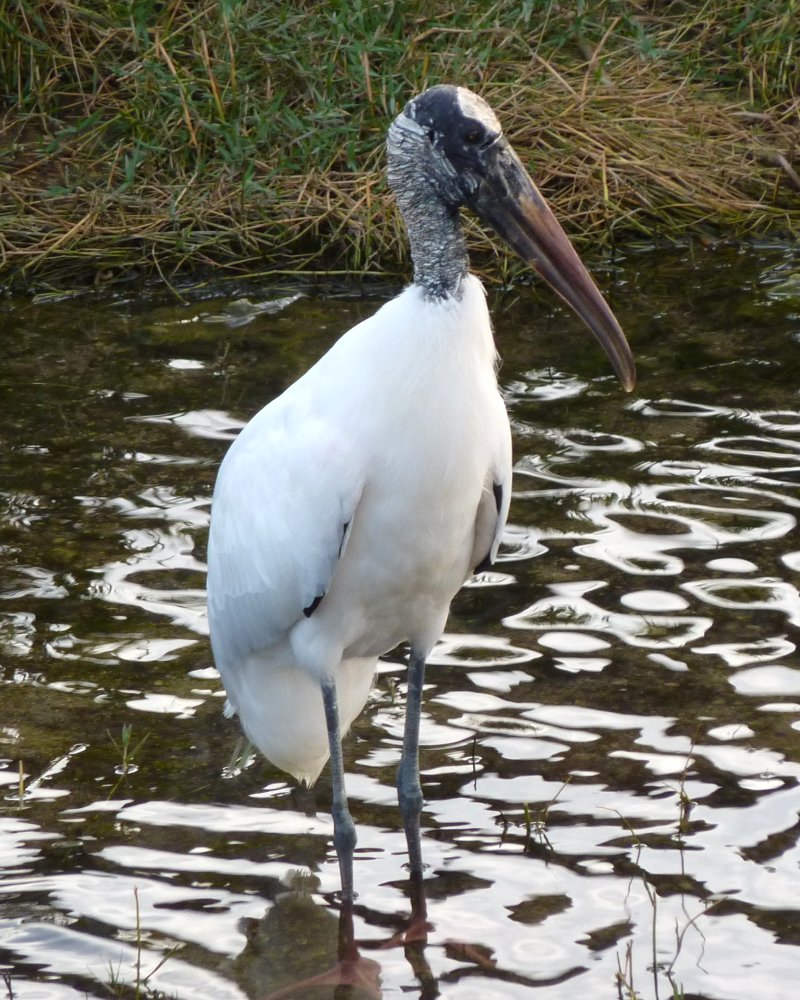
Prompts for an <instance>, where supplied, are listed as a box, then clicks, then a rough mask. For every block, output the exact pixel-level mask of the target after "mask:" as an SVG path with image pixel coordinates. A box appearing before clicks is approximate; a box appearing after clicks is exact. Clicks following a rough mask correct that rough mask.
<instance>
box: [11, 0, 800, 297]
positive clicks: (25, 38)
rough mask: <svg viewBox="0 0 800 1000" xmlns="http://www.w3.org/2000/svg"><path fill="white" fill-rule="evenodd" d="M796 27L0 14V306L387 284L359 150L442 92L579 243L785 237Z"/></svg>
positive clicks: (16, 9)
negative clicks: (248, 281)
mask: <svg viewBox="0 0 800 1000" xmlns="http://www.w3.org/2000/svg"><path fill="white" fill-rule="evenodd" d="M798 23H800V2H798V0H750V2H745V0H706V2H701V3H700V4H697V3H694V2H691V0H685V2H684V0H673V2H671V3H665V2H664V0H638V2H636V0H631V2H623V0H583V2H580V0H578V2H575V3H570V4H566V3H562V4H557V3H555V2H553V0H496V2H494V3H486V2H478V0H461V2H459V3H458V4H452V3H450V2H446V0H427V2H424V3H423V2H422V0H408V2H400V0H396V2H394V3H386V4H376V3H371V2H367V0H331V2H326V3H322V2H313V0H306V2H300V3H298V2H292V3H289V2H284V0H273V2H271V3H263V0H213V2H212V0H201V2H198V3H189V2H187V0H165V2H158V3H157V2H155V0H82V2H78V0H44V2H43V0H0V80H1V81H2V85H3V90H4V93H6V94H7V95H8V98H7V100H6V102H5V110H4V113H3V116H2V122H0V129H1V130H2V133H1V134H2V147H3V149H2V161H0V284H4V285H5V286H6V287H9V286H11V287H16V288H31V287H39V288H41V287H63V286H65V285H70V284H71V285H74V286H82V285H86V284H91V283H96V284H97V283H99V284H102V283H106V282H113V281H119V280H125V279H128V278H130V277H131V276H133V275H141V274H161V275H163V276H164V277H167V278H170V279H173V278H174V277H175V275H180V274H181V273H185V272H197V271H198V270H202V269H204V268H205V267H207V266H212V267H214V268H226V269H229V270H235V271H245V270H252V269H254V268H258V269H262V270H264V269H270V270H276V271H280V272H283V273H286V272H292V273H294V272H303V273H309V272H312V271H326V270H327V271H330V270H336V271H337V272H338V271H341V270H345V271H347V272H348V273H354V274H361V275H365V274H387V273H397V272H399V271H400V270H401V269H403V268H405V266H406V264H407V262H406V261H405V259H404V255H405V248H404V241H403V237H402V230H401V227H400V225H399V220H398V219H397V217H396V214H395V211H394V207H393V205H392V202H391V199H390V198H389V197H388V193H387V190H386V185H385V182H384V176H383V148H382V147H383V137H384V134H385V129H386V125H387V122H388V120H389V119H390V118H391V117H392V116H393V115H394V114H395V113H396V112H397V111H398V110H399V109H400V108H401V107H402V105H403V103H404V102H405V101H406V100H407V99H408V97H409V96H410V95H412V94H414V93H416V92H418V91H419V90H421V89H423V88H424V87H426V86H428V85H430V84H432V83H435V82H442V81H449V82H459V83H464V84H467V85H468V86H470V87H472V88H473V89H475V90H478V91H479V92H480V93H482V94H483V95H484V96H485V97H486V98H487V99H488V100H489V101H490V103H491V104H493V105H494V106H495V108H496V109H497V111H498V114H499V116H500V117H501V119H502V121H503V122H504V124H505V126H506V130H507V132H508V133H509V135H510V137H511V139H512V141H513V142H514V144H515V146H516V147H517V149H518V151H519V152H520V154H521V156H522V157H523V159H524V160H525V161H526V162H527V163H528V164H529V165H530V166H531V168H532V171H533V173H534V175H535V176H536V178H537V179H538V181H539V182H540V186H541V187H542V188H543V190H544V192H545V194H546V195H547V197H548V198H549V199H550V200H551V202H552V203H553V205H554V208H555V210H556V211H557V213H558V215H559V216H560V218H561V219H562V220H563V221H564V223H565V227H566V228H567V230H568V231H569V232H570V234H571V235H572V236H573V237H574V238H575V239H576V240H577V241H578V242H584V243H588V244H590V245H591V246H593V247H597V246H603V245H606V246H607V245H610V244H613V243H615V242H618V241H620V240H624V239H627V238H629V237H630V236H631V235H632V234H633V235H635V236H637V237H640V238H645V239H647V240H655V239H672V240H684V239H687V238H691V237H696V236H700V237H701V238H706V239H712V240H713V239H717V238H741V237H747V236H751V237H753V236H757V237H763V236H764V235H767V234H776V235H782V236H785V235H787V234H788V235H793V236H795V237H796V236H797V235H798V234H799V233H800V176H798V175H799V174H800V167H798V164H797V160H798V157H800V153H799V152H798V124H799V123H800V97H798V95H800V53H798V51H797V49H798V36H797V28H796V25H797V24H798ZM473 239H474V243H475V245H476V246H477V250H478V255H480V254H481V253H489V252H490V247H489V244H488V242H487V241H486V240H485V238H484V237H483V236H482V235H481V234H480V233H479V232H478V231H477V230H475V232H474V233H473ZM479 259H480V256H479Z"/></svg>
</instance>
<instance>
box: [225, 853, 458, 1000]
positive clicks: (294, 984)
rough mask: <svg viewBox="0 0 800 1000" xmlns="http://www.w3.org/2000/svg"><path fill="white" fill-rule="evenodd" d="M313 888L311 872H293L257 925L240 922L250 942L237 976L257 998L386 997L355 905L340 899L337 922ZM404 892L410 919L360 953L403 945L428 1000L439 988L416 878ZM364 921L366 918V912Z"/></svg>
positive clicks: (401, 920)
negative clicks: (358, 929)
mask: <svg viewBox="0 0 800 1000" xmlns="http://www.w3.org/2000/svg"><path fill="white" fill-rule="evenodd" d="M317 885H318V882H317V879H316V878H315V877H314V876H313V875H310V874H308V873H300V872H294V873H292V876H291V880H290V885H289V889H288V891H286V892H284V893H282V894H280V895H279V897H278V898H277V899H276V901H275V904H274V906H272V907H271V908H270V909H269V910H268V911H267V912H266V914H265V915H264V916H263V917H262V918H261V919H260V920H246V921H243V929H244V931H245V934H246V936H247V944H246V945H245V948H244V950H243V951H242V953H241V954H240V955H239V957H238V958H237V959H236V963H235V969H236V978H237V981H238V982H239V985H240V986H241V987H242V989H243V990H244V991H245V992H246V993H247V995H248V996H249V997H252V998H254V1000H327V998H334V1000H380V998H381V997H382V996H383V992H382V990H381V985H380V971H381V966H380V963H379V962H378V961H377V960H376V959H374V958H366V957H364V955H362V954H361V952H360V950H359V946H358V944H357V942H356V939H355V930H354V925H353V914H354V908H353V904H352V903H351V902H343V903H342V904H341V906H340V909H339V916H338V920H337V918H336V916H335V914H334V912H332V911H331V910H330V909H329V908H328V907H326V906H321V905H320V904H319V903H317V902H316V901H315V899H314V896H313V895H312V893H313V892H314V891H315V890H316V888H317ZM409 895H410V901H411V914H410V916H403V917H398V919H397V923H398V925H399V926H398V928H397V930H396V931H395V933H394V934H392V935H391V936H390V937H389V938H388V939H386V940H378V941H370V942H368V943H365V942H362V943H361V948H363V949H365V950H370V951H372V952H373V953H376V952H377V953H380V952H381V951H385V950H388V949H391V948H399V947H402V948H403V949H404V952H405V956H406V959H407V961H408V963H409V965H410V966H411V969H412V971H413V973H414V975H415V977H416V978H417V980H418V982H419V984H420V994H419V995H420V998H421V1000H433V998H434V997H437V996H438V995H439V991H438V988H437V986H436V982H435V979H434V977H433V973H432V972H431V969H430V966H429V964H428V962H427V959H426V958H425V954H424V950H425V945H426V943H427V936H428V930H429V925H428V923H427V911H426V903H425V893H424V889H423V886H422V880H421V879H412V880H410V882H409ZM359 915H362V914H361V913H360V911H359ZM363 916H365V917H367V918H368V919H369V916H370V914H369V913H367V912H365V913H364V914H363ZM374 916H375V915H374V914H373V917H374ZM381 922H385V915H384V916H383V918H382V921H381Z"/></svg>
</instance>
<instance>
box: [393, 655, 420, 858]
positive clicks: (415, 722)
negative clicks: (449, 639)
mask: <svg viewBox="0 0 800 1000" xmlns="http://www.w3.org/2000/svg"><path fill="white" fill-rule="evenodd" d="M424 682H425V657H424V656H418V655H417V654H416V653H415V652H414V650H413V649H412V650H411V657H410V659H409V663H408V694H407V695H406V724H405V731H404V733H403V754H402V756H401V758H400V767H399V768H398V769H397V800H398V802H399V804H400V815H401V816H402V817H403V827H404V828H405V831H406V843H407V844H408V867H409V871H410V872H411V874H412V876H416V877H421V876H422V847H421V845H420V839H419V814H420V813H421V812H422V786H421V785H420V783H419V723H420V713H421V707H422V687H423V684H424Z"/></svg>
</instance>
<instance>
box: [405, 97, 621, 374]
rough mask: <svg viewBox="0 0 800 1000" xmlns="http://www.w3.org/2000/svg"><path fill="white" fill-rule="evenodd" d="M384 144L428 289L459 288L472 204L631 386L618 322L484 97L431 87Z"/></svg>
mask: <svg viewBox="0 0 800 1000" xmlns="http://www.w3.org/2000/svg"><path fill="white" fill-rule="evenodd" d="M387 152H388V161H389V184H390V186H391V188H392V190H393V191H394V193H395V196H396V198H397V201H398V204H399V205H400V210H401V212H402V214H403V219H404V221H405V223H406V227H407V229H408V234H409V239H410V242H411V252H412V256H413V258H414V266H415V275H414V280H415V281H416V282H417V283H419V284H421V285H422V286H423V288H424V289H425V290H426V292H427V294H428V295H429V296H430V297H432V298H439V297H442V296H444V295H450V294H456V293H457V289H458V285H459V283H460V281H461V278H462V277H463V275H464V274H465V273H466V270H467V256H466V247H465V245H464V240H463V236H462V234H461V227H460V225H459V222H458V211H459V209H460V208H461V207H462V206H466V207H468V208H471V209H472V210H473V211H474V212H475V213H476V215H478V217H479V218H480V219H481V220H482V221H483V222H485V223H487V224H488V225H490V226H491V227H492V228H493V229H494V230H495V232H496V233H497V234H498V235H499V236H501V237H502V238H503V239H504V240H505V241H506V243H508V244H509V246H511V247H512V249H514V250H515V251H516V253H518V254H519V256H520V257H522V259H523V260H525V261H526V262H527V263H529V264H531V265H532V266H533V267H534V268H535V269H536V270H537V271H538V272H539V274H541V276H542V277H543V278H544V279H545V281H547V283H548V284H549V285H550V286H551V287H552V288H553V289H554V290H555V291H556V292H557V293H558V294H559V295H560V296H561V297H562V298H563V299H564V300H565V301H566V302H567V304H568V305H569V306H570V307H571V308H572V309H574V310H575V312H576V313H577V314H578V316H580V318H581V319H582V320H583V321H584V323H585V324H586V325H587V326H588V327H589V329H590V330H591V331H592V333H593V334H594V335H595V337H597V339H598V340H599V342H600V344H601V345H602V346H603V348H604V350H605V351H606V353H607V354H608V356H609V358H610V360H611V363H612V365H613V366H614V370H615V371H616V373H617V376H618V377H619V380H620V382H621V383H622V385H623V386H624V387H625V389H627V390H630V389H632V388H633V386H634V384H635V382H636V370H635V366H634V363H633V357H632V355H631V351H630V348H629V347H628V343H627V341H626V340H625V335H624V334H623V332H622V330H621V328H620V326H619V323H618V322H617V320H616V319H615V317H614V315H613V313H612V312H611V310H610V309H609V307H608V305H607V304H606V301H605V299H604V298H603V296H602V295H601V294H600V292H599V291H598V289H597V287H596V285H595V284H594V282H593V281H592V279H591V277H590V276H589V273H588V271H587V270H586V268H585V267H584V266H583V264H582V263H581V261H580V258H579V257H578V255H577V253H576V252H575V250H574V248H573V246H572V244H571V243H570V242H569V239H568V238H567V235H566V233H565V232H564V230H563V229H562V228H561V226H560V225H559V223H558V221H557V219H556V218H555V216H554V215H553V213H552V212H551V210H550V208H549V207H548V206H547V203H546V202H545V200H544V198H543V197H542V195H541V194H540V193H539V190H538V188H537V187H536V185H535V184H534V183H533V181H532V180H531V178H530V176H529V174H528V172H527V170H526V169H525V167H524V166H523V165H522V163H521V161H520V159H519V157H518V156H517V154H516V153H515V152H514V150H513V149H512V147H511V145H510V144H509V142H508V140H507V139H506V138H505V136H504V135H503V131H502V129H501V127H500V123H499V122H498V120H497V118H496V117H495V114H494V112H493V111H492V109H491V108H490V107H489V105H488V104H487V103H486V102H485V101H484V100H483V99H482V98H480V97H478V96H477V95H476V94H473V93H472V92H471V91H469V90H467V89H465V88H464V87H452V86H438V87H431V89H430V90H426V91H425V92H424V93H423V94H420V95H419V96H418V97H415V98H414V99H413V100H411V101H409V103H408V104H407V105H406V107H405V108H404V110H403V111H402V112H401V114H399V115H398V116H397V118H395V120H394V122H392V125H391V127H390V129H389V135H388V139H387Z"/></svg>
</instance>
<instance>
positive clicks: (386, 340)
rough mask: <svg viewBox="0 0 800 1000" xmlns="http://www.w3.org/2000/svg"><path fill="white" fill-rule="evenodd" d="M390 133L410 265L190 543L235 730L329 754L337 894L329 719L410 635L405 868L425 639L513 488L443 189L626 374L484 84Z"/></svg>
mask: <svg viewBox="0 0 800 1000" xmlns="http://www.w3.org/2000/svg"><path fill="white" fill-rule="evenodd" d="M387 150H388V168H389V171H388V176H389V184H390V186H391V188H392V189H393V191H394V194H395V196H396V198H397V201H398V204H399V207H400V211H401V213H402V216H403V220H404V222H405V225H406V229H407V232H408V238H409V241H410V244H411V254H412V257H413V261H414V281H413V284H411V285H410V286H409V287H408V288H406V289H405V291H403V292H402V293H401V294H400V295H398V296H397V297H396V298H394V299H392V300H391V301H390V302H388V303H387V304H386V305H384V306H383V307H382V308H381V309H379V310H378V312H377V313H375V315H374V316H371V317H370V318H369V319H366V320H364V322H362V323H359V324H358V325H357V326H355V327H354V328H353V329H352V330H350V331H349V332H348V333H346V334H345V335H344V336H343V337H342V338H341V339H340V340H339V341H338V342H337V343H336V344H335V345H334V346H333V347H332V348H331V349H330V350H329V351H328V353H327V354H325V355H324V357H322V358H321V359H320V360H319V361H318V362H317V363H316V364H315V365H314V366H313V367H312V368H311V369H310V370H309V371H307V372H306V374H305V375H303V376H302V378H300V379H299V380H298V381H297V382H295V383H294V385H292V386H291V387H290V388H289V389H287V390H286V391H285V392H284V393H283V395H281V396H279V397H278V398H277V399H275V400H273V402H271V403H269V404H268V405H267V406H266V407H264V409H262V410H261V411H260V413H258V414H256V416H255V417H253V419H252V420H251V421H250V422H249V423H248V424H247V426H246V427H245V428H244V430H243V431H242V432H241V433H240V435H239V436H238V438H237V439H236V441H235V442H234V443H233V445H232V446H231V448H230V450H229V451H228V453H227V455H226V456H225V459H224V461H223V462H222V465H221V467H220V471H219V476H218V479H217V483H216V488H215V490H214V498H213V504H212V515H211V533H210V538H209V547H208V611H209V620H210V631H211V642H212V646H213V651H214V657H215V661H216V664H217V667H218V669H219V672H220V675H221V677H222V680H223V683H224V685H225V688H226V691H227V694H228V698H229V702H230V706H231V708H232V709H233V711H235V712H236V713H238V715H239V718H240V720H241V724H242V726H243V728H244V731H245V733H246V735H247V736H248V738H249V739H250V741H251V742H252V743H253V744H254V745H255V746H256V747H258V748H259V750H261V752H262V753H263V754H264V756H265V757H267V758H268V759H269V760H270V761H272V762H273V763H274V764H276V765H277V766H278V767H280V768H282V769H283V770H285V771H288V772H289V773H291V774H293V775H294V776H295V777H296V778H298V779H299V780H304V781H307V782H313V781H314V780H315V779H316V778H317V776H318V775H319V773H320V771H321V769H322V767H323V766H324V764H325V762H326V760H327V759H328V757H329V756H330V758H331V769H332V783H333V805H332V813H333V821H334V843H335V846H336V851H337V855H338V858H339V867H340V874H341V880H342V892H343V896H344V898H345V899H346V900H352V898H353V849H354V847H355V841H356V834H355V826H354V824H353V820H352V818H351V816H350V812H349V809H348V805H347V797H346V792H345V784H344V770H343V764H342V748H341V737H342V735H343V734H344V733H345V732H346V731H347V730H348V728H349V727H350V725H351V723H352V722H353V720H354V719H355V718H356V716H357V715H358V713H359V712H360V711H361V709H362V708H363V706H364V703H365V701H366V699H367V696H368V694H369V690H370V686H371V684H372V681H373V676H374V673H375V668H376V664H377V661H378V657H379V656H380V655H381V654H383V653H386V652H387V651H388V650H390V649H392V648H393V647H394V646H396V645H397V644H398V643H401V642H404V641H405V642H407V643H408V644H409V646H410V656H409V667H408V693H407V706H406V721H405V731H404V739H403V749H402V756H401V762H400V767H399V770H398V778H397V787H398V799H399V805H400V811H401V814H402V818H403V824H404V827H405V832H406V838H407V843H408V852H409V868H410V871H411V873H412V875H413V876H416V877H420V876H421V872H422V867H423V866H422V856H421V849H420V835H419V817H420V811H421V808H422V791H421V787H420V781H419V764H418V748H419V724H420V705H421V698H422V688H423V681H424V672H425V661H426V659H427V657H428V655H429V653H430V651H431V649H432V647H433V645H434V643H435V642H436V641H437V639H438V638H439V636H440V634H441V632H442V631H443V629H444V626H445V622H446V619H447V615H448V611H449V608H450V602H451V601H452V599H453V597H454V596H455V594H456V593H457V591H458V590H459V589H460V587H461V586H462V584H463V583H464V581H465V580H466V579H467V578H468V577H469V576H470V575H471V574H472V573H473V572H474V571H475V569H476V568H479V567H487V566H488V565H490V564H491V562H492V560H493V559H494V558H495V554H496V552H497V548H498V545H499V543H500V537H501V534H502V531H503V526H504V524H505V521H506V514H507V512H508V505H509V499H510V496H511V436H510V431H509V424H508V417H507V415H506V410H505V406H504V404H503V401H502V398H501V396H500V394H499V392H498V387H497V379H496V362H497V355H496V351H495V346H494V341H493V338H492V330H491V325H490V320H489V313H488V310H487V307H486V299H485V295H484V290H483V287H482V286H481V283H480V282H479V280H478V279H477V278H476V277H474V276H473V275H471V274H470V273H469V271H468V260H467V251H466V245H465V242H464V238H463V235H462V230H461V225H460V221H459V209H460V208H461V206H468V207H470V208H471V209H473V210H474V211H475V212H476V213H477V215H478V216H479V217H480V218H481V219H482V220H483V221H484V222H487V223H488V224H489V225H491V226H492V227H493V228H494V229H495V230H496V231H497V232H498V233H499V234H500V236H502V237H503V238H504V239H505V240H506V241H507V242H508V243H509V244H510V246H511V247H512V248H513V249H514V250H515V251H516V252H517V253H518V254H519V255H520V256H521V257H522V258H523V259H524V260H526V261H528V262H529V263H531V264H533V266H534V267H535V268H536V269H537V270H538V271H539V272H540V274H541V275H542V276H543V277H544V278H545V279H546V280H547V281H548V283H549V284H550V285H551V286H552V287H553V288H554V289H555V290H556V291H557V292H558V293H559V294H560V295H561V296H562V297H563V298H564V299H565V300H566V302H567V303H568V304H569V305H570V306H571V307H572V308H573V309H574V310H575V311H576V312H577V314H578V315H579V316H580V317H581V318H582V319H583V320H584V321H585V323H586V324H587V326H588V327H589V328H590V329H591V331H592V332H593V333H594V334H595V336H596V337H597V339H598V340H599V341H600V343H601V344H602V346H603V347H604V348H605V350H606V352H607V353H608V355H609V357H610V359H611V362H612V364H613V366H614V368H615V370H616V372H617V375H618V376H619V378H620V381H621V382H622V384H623V386H624V387H625V388H626V389H628V390H630V389H631V388H632V387H633V384H634V381H635V369H634V364H633V359H632V357H631V352H630V349H629V347H628V344H627V342H626V340H625V337H624V335H623V333H622V330H621V329H620V327H619V324H618V323H617V321H616V319H615V318H614V316H613V315H612V313H611V311H610V309H609V308H608V306H607V305H606V303H605V301H604V299H603V297H602V296H601V294H600V292H599V291H598V290H597V288H596V286H595V285H594V283H593V282H592V279H591V278H590V277H589V274H588V273H587V271H586V270H585V268H584V267H583V265H582V264H581V262H580V260H579V258H578V256H577V254H576V253H575V251H574V249H573V247H572V245H571V244H570V242H569V240H568V239H567V237H566V235H565V233H564V231H563V230H562V228H561V226H560V225H559V224H558V222H557V221H556V219H555V217H554V215H553V214H552V212H551V211H550V209H549V208H548V207H547V205H546V203H545V202H544V200H543V198H542V196H541V195H540V193H539V191H538V190H537V188H536V186H535V185H534V183H533V181H532V180H531V179H530V177H529V175H528V173H527V172H526V170H525V168H524V167H523V166H522V163H521V162H520V160H519V158H518V157H517V155H516V153H515V152H514V150H513V149H512V148H511V146H510V145H509V143H508V141H507V140H506V139H505V137H504V136H503V133H502V130H501V128H500V124H499V123H498V121H497V118H496V117H495V115H494V113H493V112H492V110H491V108H490V107H489V106H488V104H486V102H485V101H483V100H482V99H481V98H480V97H477V96H476V95H475V94H473V93H471V92H470V91H469V90H466V89H464V88H462V87H453V86H438V87H433V88H431V89H430V90H427V91H425V92H424V93H423V94H421V95H420V96H418V97H416V98H415V99H413V100H412V101H410V102H409V103H408V104H407V105H406V107H405V109H404V110H403V112H402V113H401V114H400V115H398V117H397V118H396V119H395V121H394V122H393V124H392V125H391V128H390V130H389V136H388V143H387Z"/></svg>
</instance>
